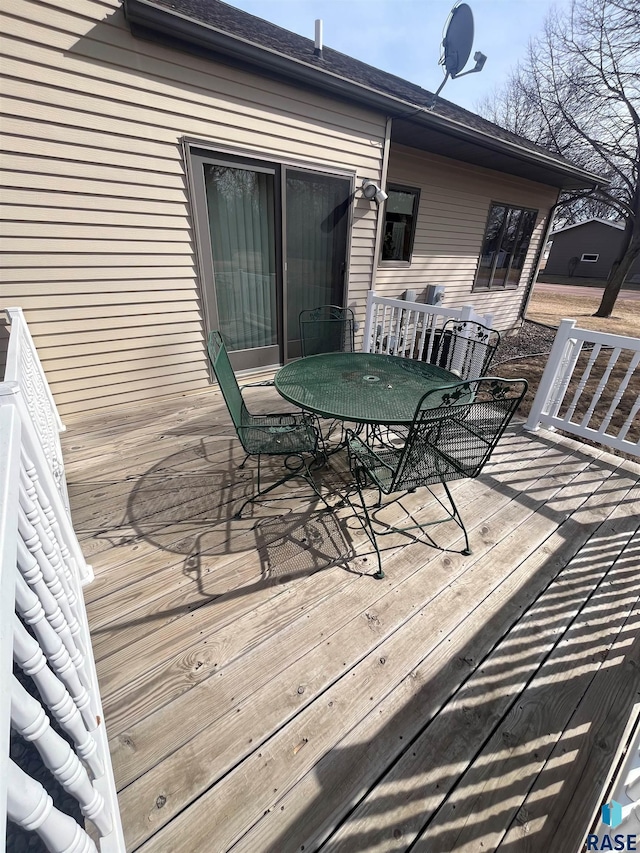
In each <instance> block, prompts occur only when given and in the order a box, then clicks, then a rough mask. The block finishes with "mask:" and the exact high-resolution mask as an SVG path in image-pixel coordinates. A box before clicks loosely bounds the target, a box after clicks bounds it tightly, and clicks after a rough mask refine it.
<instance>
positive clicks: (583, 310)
mask: <svg viewBox="0 0 640 853" xmlns="http://www.w3.org/2000/svg"><path fill="white" fill-rule="evenodd" d="M599 305H600V292H597V293H595V294H594V295H593V296H569V295H568V294H567V295H565V294H564V293H548V292H544V293H543V292H541V291H538V292H536V289H535V288H534V289H533V295H532V297H531V301H530V302H529V307H528V308H527V320H534V321H535V322H536V323H545V324H546V325H547V326H559V325H560V321H561V320H562V319H564V318H565V317H568V318H571V319H572V320H576V325H578V326H580V327H581V328H582V329H593V330H594V331H596V332H609V333H610V334H612V335H630V336H631V337H636V338H637V337H638V336H639V335H640V300H634V299H629V298H626V297H624V296H619V297H618V300H617V302H616V304H615V306H614V309H613V313H612V315H611V317H606V318H605V317H594V316H593V314H594V312H595V311H596V310H597V308H598V306H599Z"/></svg>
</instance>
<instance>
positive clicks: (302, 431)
mask: <svg viewBox="0 0 640 853" xmlns="http://www.w3.org/2000/svg"><path fill="white" fill-rule="evenodd" d="M207 352H208V354H209V360H210V361H211V366H212V367H213V372H214V373H215V376H216V379H217V380H218V383H219V385H220V390H221V391H222V396H223V397H224V401H225V403H226V404H227V409H228V410H229V414H230V416H231V420H232V421H233V425H234V427H235V430H236V434H237V436H238V439H239V441H240V444H241V445H242V448H243V450H244V452H245V453H246V456H245V458H244V460H243V461H242V463H241V464H240V466H239V467H240V468H243V467H244V466H245V464H246V462H247V459H249V457H250V456H257V457H258V476H257V484H256V486H257V488H256V491H255V493H254V494H253V495H252V496H251V497H250V498H247V500H246V501H245V502H244V503H243V504H242V506H241V507H240V509H239V510H238V511H237V512H236V513H235V517H236V518H240V516H241V515H242V512H243V510H244V508H245V507H246V506H247V504H250V503H253V502H254V501H255V500H257V499H258V498H259V497H262V496H263V495H266V494H267V493H268V492H271V491H272V490H273V489H275V488H277V487H278V486H280V485H282V484H283V483H286V482H287V480H290V479H291V478H292V477H302V478H303V479H304V480H306V481H307V483H309V485H310V486H311V488H312V489H313V491H314V492H315V493H316V495H317V497H318V498H320V500H321V501H322V502H323V503H324V504H325V506H327V507H328V506H329V505H328V504H327V502H326V501H325V499H324V498H323V497H322V495H321V494H320V491H319V489H318V487H317V486H316V484H315V482H314V480H313V477H312V476H311V472H310V471H309V466H308V464H307V461H306V459H305V457H306V456H312V457H315V455H316V452H317V449H318V440H319V432H318V430H317V428H316V425H315V417H314V416H312V415H309V414H305V413H303V412H300V413H295V414H294V413H285V414H282V413H279V412H278V413H276V414H265V415H252V414H251V413H250V412H249V410H248V409H247V406H246V404H245V402H244V399H243V397H242V392H241V390H240V388H239V386H238V380H237V379H236V375H235V373H234V371H233V368H232V366H231V362H230V361H229V355H228V353H227V348H226V346H225V344H224V341H223V340H222V335H221V334H220V332H218V331H212V332H210V333H209V340H208V343H207ZM263 456H282V457H284V466H285V468H286V469H287V473H286V474H285V475H284V476H283V477H281V478H280V479H279V480H278V481H277V482H276V483H272V484H271V485H270V486H268V487H267V488H265V489H262V488H261V486H260V463H261V459H262V457H263ZM291 459H295V460H296V463H295V467H292V463H291V461H290V460H291Z"/></svg>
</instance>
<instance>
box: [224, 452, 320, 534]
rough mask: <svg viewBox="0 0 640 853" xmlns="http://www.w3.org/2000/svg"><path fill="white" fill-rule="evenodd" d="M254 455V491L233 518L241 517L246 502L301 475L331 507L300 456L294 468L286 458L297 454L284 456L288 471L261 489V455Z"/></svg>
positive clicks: (251, 501) (253, 500)
mask: <svg viewBox="0 0 640 853" xmlns="http://www.w3.org/2000/svg"><path fill="white" fill-rule="evenodd" d="M256 455H257V457H258V473H257V479H256V486H257V489H256V490H255V491H254V493H253V494H252V495H251V497H249V498H247V499H246V501H245V502H244V503H243V504H242V506H241V507H240V509H239V510H238V511H237V512H236V513H234V516H233V517H234V518H241V517H242V513H243V512H244V509H245V507H246V506H247V505H248V504H251V503H254V502H255V501H257V500H258V498H261V497H264V495H266V494H268V493H269V492H272V491H273V490H274V489H277V488H278V486H281V485H283V483H286V482H288V481H289V480H292V479H293V478H294V477H302V479H303V480H305V481H306V482H307V483H308V484H309V485H310V486H311V488H312V489H313V491H314V492H315V493H316V495H317V496H318V497H319V498H320V500H321V501H322V503H323V504H324V505H325V507H326V508H327V509H329V510H330V509H332V507H331V505H330V504H328V503H327V501H326V500H325V499H324V497H323V496H322V494H321V493H320V490H319V489H318V487H317V486H316V484H315V481H314V479H313V477H312V476H311V472H310V471H309V467H308V465H307V464H306V462H305V461H304V458H303V457H302V456H299V457H297V458H298V459H299V460H300V465H299V466H298V467H297V468H296V469H291V468H289V466H288V465H287V460H288V459H290V458H291V457H292V456H297V454H294V453H292V454H291V455H290V456H287V457H286V458H285V463H284V464H285V468H287V469H288V471H289V473H288V474H285V476H284V477H281V478H280V479H279V480H277V481H276V482H275V483H272V484H271V485H270V486H267V488H266V489H262V488H261V487H260V463H261V455H260V454H259V453H258V454H256ZM245 461H246V460H245Z"/></svg>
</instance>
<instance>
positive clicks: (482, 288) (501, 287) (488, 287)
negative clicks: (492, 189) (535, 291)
mask: <svg viewBox="0 0 640 853" xmlns="http://www.w3.org/2000/svg"><path fill="white" fill-rule="evenodd" d="M496 207H503V208H504V209H505V216H504V220H503V222H502V225H501V227H500V232H499V234H498V242H497V245H498V246H501V245H502V239H503V237H504V233H505V231H506V228H507V222H508V220H509V212H510V211H512V210H518V211H520V213H521V214H526V213H532V214H533V215H534V219H533V227H532V229H531V237H532V236H533V232H534V231H535V228H536V223H537V221H538V214H539V213H540V210H539V208H534V207H524V206H521V205H518V204H509V203H508V202H504V201H491V202H490V204H489V210H488V211H487V218H486V220H485V225H484V231H483V233H482V245H481V246H480V253H479V255H478V264H477V267H476V273H475V276H474V279H473V286H472V288H471V291H472V293H473V292H476V291H477V292H480V293H489V292H492V291H505V290H517V289H518V288H519V287H520V280H521V278H522V270H520V275H519V276H518V281H517V282H516V283H515V284H512V283H509V274H510V273H511V269H512V265H513V259H514V257H515V256H516V255H518V254H519V252H518V251H516V250H517V249H519V246H520V242H521V239H522V219H521V220H520V223H519V225H518V232H517V234H516V240H515V243H514V249H513V251H512V252H511V259H510V261H509V266H508V267H507V268H506V270H505V274H504V283H503V284H494V283H493V279H494V276H495V272H496V267H497V264H498V256H499V254H500V252H499V251H497V252H496V253H495V258H494V259H493V263H492V264H491V273H490V275H489V283H488V284H479V283H478V277H479V275H480V270H481V269H482V268H481V262H482V254H483V252H482V250H483V249H484V244H485V240H486V239H487V229H488V227H489V223H490V221H491V214H492V212H493V209H494V208H496ZM531 237H530V238H529V246H528V247H527V253H528V252H529V248H530V245H531ZM525 260H526V255H525V259H523V263H522V267H523V269H524V263H525Z"/></svg>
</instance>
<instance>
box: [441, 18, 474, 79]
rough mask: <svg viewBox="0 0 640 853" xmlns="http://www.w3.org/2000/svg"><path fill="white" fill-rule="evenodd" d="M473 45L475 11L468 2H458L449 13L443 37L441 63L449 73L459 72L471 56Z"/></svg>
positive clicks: (451, 75) (453, 75)
mask: <svg viewBox="0 0 640 853" xmlns="http://www.w3.org/2000/svg"><path fill="white" fill-rule="evenodd" d="M472 47H473V12H472V11H471V7H470V6H469V5H468V4H467V3H458V5H457V6H454V7H453V9H452V10H451V13H450V14H449V19H448V20H447V23H446V24H445V31H444V38H443V39H442V55H441V57H440V64H441V65H444V67H445V69H446V72H447V74H448V75H449V76H450V77H455V76H456V74H459V73H460V72H461V71H462V69H463V68H464V66H465V65H466V64H467V60H468V59H469V57H470V56H471V48H472Z"/></svg>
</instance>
